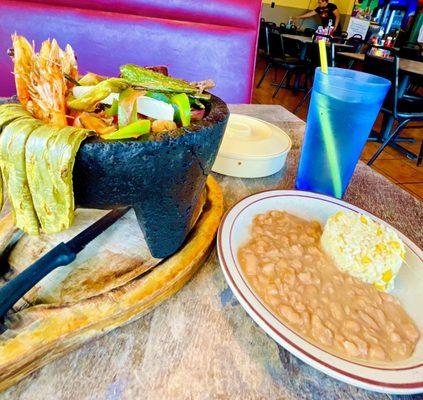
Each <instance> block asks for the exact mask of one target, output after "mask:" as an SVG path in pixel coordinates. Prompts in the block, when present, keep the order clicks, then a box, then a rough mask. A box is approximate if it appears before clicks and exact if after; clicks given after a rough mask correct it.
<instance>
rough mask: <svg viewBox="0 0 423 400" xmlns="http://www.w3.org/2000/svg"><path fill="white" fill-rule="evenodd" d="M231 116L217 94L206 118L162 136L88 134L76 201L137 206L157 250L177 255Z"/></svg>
mask: <svg viewBox="0 0 423 400" xmlns="http://www.w3.org/2000/svg"><path fill="white" fill-rule="evenodd" d="M228 117H229V111H228V108H227V106H226V104H225V103H224V102H223V101H222V100H220V99H219V98H217V97H215V96H212V99H211V103H210V107H209V108H208V109H207V110H206V114H205V117H204V118H203V119H202V120H201V121H198V122H193V123H192V124H191V125H190V126H189V127H186V128H179V129H178V130H176V131H172V133H171V134H165V135H163V137H160V138H159V140H157V141H141V140H122V141H102V140H100V139H97V138H91V139H88V140H86V141H85V142H83V144H82V145H81V147H80V150H79V151H78V154H77V157H76V160H75V166H74V171H73V186H74V193H75V204H76V206H77V207H84V208H100V209H109V208H114V207H117V206H127V205H130V206H132V207H133V208H134V210H135V213H136V216H137V219H138V222H139V224H140V227H141V229H142V231H143V233H144V236H145V239H146V241H147V244H148V246H149V248H150V251H151V253H152V255H153V256H154V257H157V258H164V257H167V256H169V255H171V254H172V253H174V252H176V251H177V250H178V249H179V248H180V246H181V245H182V243H183V242H184V240H185V238H186V236H187V235H188V232H189V230H190V228H191V226H192V222H193V218H195V215H194V214H195V208H196V205H197V203H198V201H199V198H200V195H201V193H202V191H203V189H204V186H205V182H206V178H207V175H208V174H209V173H210V170H211V167H212V165H213V163H214V160H215V158H216V156H217V152H218V150H219V146H220V143H221V140H222V138H223V134H224V131H225V127H226V123H227V121H228ZM121 240H125V238H124V237H122V238H121Z"/></svg>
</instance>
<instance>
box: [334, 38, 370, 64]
mask: <svg viewBox="0 0 423 400" xmlns="http://www.w3.org/2000/svg"><path fill="white" fill-rule="evenodd" d="M344 44H347V45H349V46H351V47H350V48H347V49H342V48H340V49H339V51H345V52H348V53H361V51H362V50H363V47H364V44H365V42H364V40H363V36H361V35H360V34H358V33H356V34H354V35H353V36H351V37H350V38H348V39H347V40H346V41H345V43H344ZM336 53H337V51H336V50H335V63H336V64H338V63H339V64H340V67H342V68H346V69H351V68H352V67H353V66H354V63H355V61H356V60H354V59H350V60H345V58H344V57H342V58H339V57H337V55H336Z"/></svg>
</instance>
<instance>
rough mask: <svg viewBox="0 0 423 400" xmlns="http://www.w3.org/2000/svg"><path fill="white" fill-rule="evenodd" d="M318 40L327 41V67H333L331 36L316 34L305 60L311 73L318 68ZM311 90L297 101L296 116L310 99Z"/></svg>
mask: <svg viewBox="0 0 423 400" xmlns="http://www.w3.org/2000/svg"><path fill="white" fill-rule="evenodd" d="M318 38H325V39H327V41H328V42H329V46H326V52H327V56H328V62H329V65H330V66H333V65H334V62H335V48H334V43H333V38H332V36H329V35H320V34H319V35H317V34H316V35H314V36H313V42H312V43H311V44H310V45H309V46H308V48H307V55H306V58H307V61H308V64H309V70H311V71H315V69H316V68H317V67H320V52H319V45H318V43H317V42H318V40H316V39H318ZM312 90H313V86H312V85H311V87H310V89H309V90H308V91H307V93H306V94H305V95H304V96H303V98H302V99H301V100H300V101H299V103H298V104H297V106H296V107H295V109H294V114H297V112H298V111H299V110H300V109H301V107H302V106H303V104H304V103H305V102H306V100H307V99H308V98H309V97H310V95H311V91H312Z"/></svg>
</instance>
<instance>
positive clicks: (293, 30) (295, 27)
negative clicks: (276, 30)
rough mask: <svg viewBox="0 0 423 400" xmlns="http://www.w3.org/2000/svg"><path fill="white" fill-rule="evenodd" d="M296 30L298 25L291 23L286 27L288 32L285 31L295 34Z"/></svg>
mask: <svg viewBox="0 0 423 400" xmlns="http://www.w3.org/2000/svg"><path fill="white" fill-rule="evenodd" d="M297 32H298V27H297V26H296V25H291V26H290V27H289V28H288V32H287V33H290V34H291V35H296V34H297Z"/></svg>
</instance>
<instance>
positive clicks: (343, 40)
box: [341, 31, 348, 43]
mask: <svg viewBox="0 0 423 400" xmlns="http://www.w3.org/2000/svg"><path fill="white" fill-rule="evenodd" d="M341 38H342V43H345V42H346V41H347V39H348V32H346V31H342V32H341Z"/></svg>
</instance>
